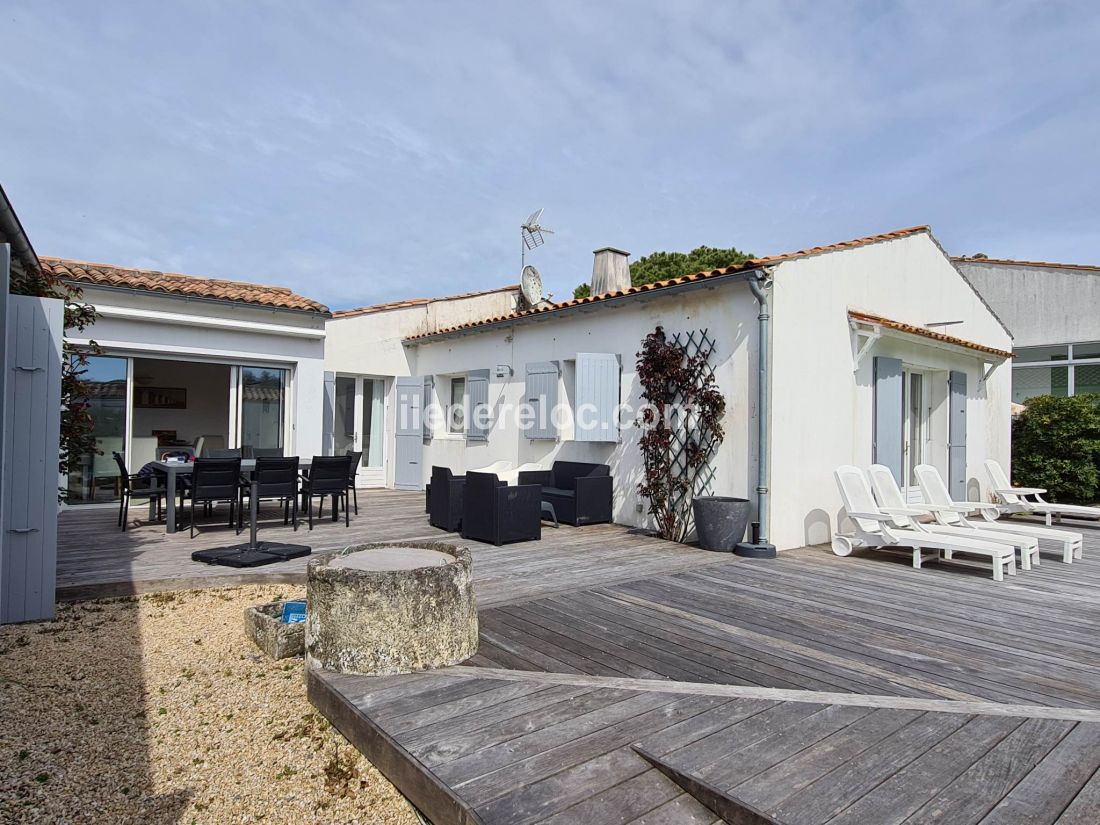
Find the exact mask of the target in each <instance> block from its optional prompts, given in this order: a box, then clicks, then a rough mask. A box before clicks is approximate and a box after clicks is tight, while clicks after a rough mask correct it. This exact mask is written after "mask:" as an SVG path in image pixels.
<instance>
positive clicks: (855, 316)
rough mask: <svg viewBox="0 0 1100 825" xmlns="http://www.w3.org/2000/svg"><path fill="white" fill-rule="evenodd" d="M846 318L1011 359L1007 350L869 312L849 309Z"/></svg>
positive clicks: (1010, 354)
mask: <svg viewBox="0 0 1100 825" xmlns="http://www.w3.org/2000/svg"><path fill="white" fill-rule="evenodd" d="M848 317H849V318H851V319H852V320H853V321H861V322H863V323H865V324H878V325H879V326H883V327H887V328H888V329H895V330H897V331H898V332H908V333H910V334H912V335H920V336H922V337H924V338H931V339H932V340H934V341H942V342H943V343H945V344H954V345H955V346H957V347H966V348H967V349H972V350H977V351H978V352H985V353H988V354H989V355H996V356H998V357H999V358H1011V357H1012V353H1011V352H1008V351H1007V350H1003V349H995V348H994V347H987V346H986V345H985V344H976V343H974V342H973V341H967V340H966V339H965V338H956V337H955V336H954V335H944V334H943V333H942V332H936V331H935V330H932V329H929V328H928V327H918V326H915V325H913V324H907V323H905V322H904V321H894V320H892V319H890V318H883V317H882V316H881V315H872V314H871V313H869V312H860V311H859V310H856V309H850V310H848Z"/></svg>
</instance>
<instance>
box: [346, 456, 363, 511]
mask: <svg viewBox="0 0 1100 825" xmlns="http://www.w3.org/2000/svg"><path fill="white" fill-rule="evenodd" d="M344 455H346V456H351V464H349V465H348V490H350V491H351V503H352V506H353V507H354V508H355V515H359V496H358V495H356V494H355V474H356V473H357V472H359V462H360V461H362V460H363V451H362V450H358V451H356V450H348V451H347V452H346V453H344Z"/></svg>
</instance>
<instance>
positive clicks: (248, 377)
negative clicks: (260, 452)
mask: <svg viewBox="0 0 1100 825" xmlns="http://www.w3.org/2000/svg"><path fill="white" fill-rule="evenodd" d="M236 371H237V376H238V378H237V386H236V395H237V433H236V435H237V438H236V442H237V444H238V446H241V447H285V446H286V411H287V409H286V408H287V381H288V377H289V370H284V369H276V368H272V367H237V368H236Z"/></svg>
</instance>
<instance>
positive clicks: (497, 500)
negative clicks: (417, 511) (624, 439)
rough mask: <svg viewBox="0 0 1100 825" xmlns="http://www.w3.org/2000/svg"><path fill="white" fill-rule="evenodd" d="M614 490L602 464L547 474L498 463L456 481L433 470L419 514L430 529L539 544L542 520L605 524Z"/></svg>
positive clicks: (559, 467)
mask: <svg viewBox="0 0 1100 825" xmlns="http://www.w3.org/2000/svg"><path fill="white" fill-rule="evenodd" d="M510 482H514V483H510ZM613 485H614V482H613V479H612V477H611V468H610V467H608V466H607V465H606V464H587V463H583V462H579V461H555V462H554V464H553V466H552V467H551V468H550V469H545V468H543V467H540V466H538V465H531V464H525V465H523V466H521V467H519V468H517V469H513V468H512V466H511V463H510V462H504V461H501V462H497V463H496V464H493V465H490V466H488V467H483V468H481V469H478V470H471V471H469V472H467V473H466V474H465V475H458V476H456V475H454V473H452V471H451V470H450V469H449V468H447V467H432V481H431V483H430V484H429V485H428V486H427V488H426V490H425V503H424V509H425V511H426V512H427V513H428V521H429V523H430V524H431V525H432V526H433V527H437V528H439V529H440V530H446V531H448V532H450V533H456V532H457V533H461V535H462V537H463V538H465V539H473V540H475V541H483V542H487V543H489V544H495V545H501V544H507V543H509V542H514V541H532V540H538V539H541V538H542V522H543V520H544V519H545V520H549V521H552V522H553V524H554V526H555V527H557V526H558V523H559V522H565V523H566V524H571V525H574V526H577V527H579V526H581V525H584V524H603V523H607V522H610V521H611V512H612V489H613Z"/></svg>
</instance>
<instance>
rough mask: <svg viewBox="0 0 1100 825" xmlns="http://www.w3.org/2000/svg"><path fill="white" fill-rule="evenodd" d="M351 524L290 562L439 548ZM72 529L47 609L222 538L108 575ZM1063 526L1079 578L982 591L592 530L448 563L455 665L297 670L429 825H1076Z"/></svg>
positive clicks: (984, 577)
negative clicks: (468, 641) (388, 544)
mask: <svg viewBox="0 0 1100 825" xmlns="http://www.w3.org/2000/svg"><path fill="white" fill-rule="evenodd" d="M360 509H361V512H362V515H360V517H359V519H357V520H355V521H354V522H353V526H352V528H351V529H350V530H345V529H344V528H343V527H342V526H341V527H339V528H337V527H334V526H333V525H332V524H331V523H327V524H326V525H325V526H324V527H323V528H319V529H318V530H316V531H315V532H314V538H315V547H317V548H318V549H321V548H322V547H342V546H345V545H346V544H351V543H354V542H359V541H373V540H381V539H391V538H406V539H412V538H418V537H425V538H427V537H432V538H438V537H439V536H440V535H442V534H441V533H439V532H438V531H435V530H433V529H432V528H430V527H429V526H428V525H427V520H426V517H425V516H424V513H423V506H422V498H421V497H420V496H419V495H416V494H407V493H394V492H379V493H371V494H370V495H368V496H363V495H362V494H361V496H360ZM69 515H70V514H66V517H68V516H69ZM76 515H78V516H79V521H85V520H89V521H90V520H91V519H92V518H93V517H94V518H98V516H93V514H91V513H90V512H89V513H80V514H76ZM107 519H108V521H107V522H106V523H107V524H109V525H113V515H111V514H107ZM77 520H78V519H73V520H72V521H71V522H70V523H68V524H66V523H65V521H64V520H63V522H62V531H63V536H64V537H65V538H64V541H65V543H66V544H65V546H64V547H63V548H62V552H61V558H62V565H63V569H65V570H66V576H67V578H66V579H65V581H66V582H67V584H66V586H68V587H71V588H79V587H88V586H91V585H93V584H94V583H95V582H100V583H104V582H107V583H109V582H115V583H116V585H117V583H118V582H120V581H126V580H125V578H124V577H125V574H126V569H127V568H128V569H129V571H130V573H131V575H132V576H134V577H135V578H133V579H132V580H130V583H129V585H128V586H130V587H134V586H145V585H142V584H141V583H142V582H144V583H146V584H147V585H150V583H153V582H156V581H162V582H163V581H170V582H178V581H179V580H190V581H191V582H192V584H191V586H196V584H197V583H201V582H204V581H208V579H206V577H207V576H209V575H210V573H209V572H208V571H211V570H212V569H211V568H205V567H202V566H199V565H194V564H193V563H191V562H190V561H189V560H188V556H189V553H190V550H191V549H192V547H195V546H199V544H198V542H208V543H211V544H212V543H215V542H216V541H217V540H221V539H224V537H225V535H226V532H225V531H224V530H218V531H215V532H211V533H210V534H206V535H204V536H203V537H202V538H201V539H200V538H196V539H195V540H194V542H190V541H189V540H188V539H187V535H186V533H182V534H180V535H178V536H173V537H166V536H164V534H163V531H162V529H161V528H156V527H152V526H149V527H141V528H139V529H138V530H137V531H135V532H133V533H129V532H128V533H127V538H126V541H127V542H134V543H133V544H127V545H125V546H126V547H127V548H128V549H126V550H125V553H126V554H127V557H126V562H125V564H120V563H119V561H118V560H114V561H111V552H110V549H109V543H108V542H107V541H106V540H104V539H102V537H100V536H99V534H98V533H96V535H95V541H94V543H93V545H92V546H88V542H87V541H82V540H81V539H80V537H81V536H87V535H88V534H89V532H91V531H90V530H89V527H88V525H87V524H85V525H84V527H83V529H82V528H81V525H79V524H76V523H75V522H76V521H77ZM1067 526H1068V524H1067ZM110 529H111V532H113V534H114V535H113V536H112V538H116V541H117V536H119V535H121V534H120V533H118V532H117V528H113V526H112V527H111V528H110ZM271 529H272V534H273V535H274V534H278V535H280V536H281V535H283V533H282V530H283V528H281V527H273V528H271ZM1073 529H1080V530H1081V531H1082V532H1084V533H1085V534H1086V543H1085V559H1084V560H1083V561H1081V562H1077V563H1074V564H1073V565H1065V564H1063V563H1062V562H1061V561H1060V558H1061V555H1060V553H1059V552H1056V551H1055V550H1054V548H1046V547H1044V548H1042V549H1043V562H1042V564H1041V565H1040V566H1039V567H1038V568H1036V569H1035V570H1032V571H1030V572H1028V573H1023V572H1021V573H1020V574H1019V575H1017V576H1016V577H1014V578H1012V579H1010V580H1007V581H1006V582H1004V583H1002V584H995V583H994V582H993V581H992V580H991V579H990V577H989V575H988V574H982V573H980V572H978V571H974V570H969V569H960V568H953V567H948V566H945V565H931V566H928V567H926V568H925V569H923V570H919V571H918V570H913V569H911V568H910V567H908V566H907V565H906V564H905V563H904V562H902V561H898V560H895V559H893V558H890V557H888V556H885V555H883V554H869V553H857V554H856V555H853V556H852V557H849V558H844V559H841V558H837V557H835V556H833V555H832V554H831V553H829V552H828V551H827V550H825V549H822V548H806V549H803V550H797V551H790V552H787V553H783V554H781V556H780V558H779V559H776V560H774V561H749V560H741V559H736V558H733V557H730V556H726V555H720V554H710V553H705V552H702V551H698V550H693V549H690V548H684V547H680V546H676V545H671V544H668V543H665V542H661V541H658V540H655V539H652V538H648V537H646V536H643V535H638V534H634V533H632V532H630V531H628V530H626V529H624V528H621V527H615V526H596V527H586V528H583V529H580V530H577V529H573V528H569V527H562V528H561V529H560V530H554V529H552V528H548V529H546V530H544V532H543V540H542V541H541V542H531V543H525V544H520V545H511V546H507V547H504V548H493V547H486V546H484V545H479V544H474V545H473V547H472V549H473V551H474V558H475V583H476V589H477V594H478V599H479V606H480V610H479V615H480V621H481V644H480V648H479V651H478V654H477V655H476V656H475V657H473V658H472V659H470V660H468V661H467V662H465V663H464V664H463V665H462V666H459V667H454V668H447V669H444V670H440V671H433V672H430V673H419V674H411V675H403V676H395V677H380V678H370V677H352V676H339V675H334V674H327V673H320V672H312V673H310V675H309V691H310V696H311V698H312V700H313V702H314V703H315V704H316V705H317V706H318V708H320V709H321V711H322V712H323V713H324V714H325V715H326V716H327V717H328V718H329V719H330V720H331V721H333V723H334V724H336V725H337V727H338V728H339V729H340V730H341V731H342V732H343V733H344V734H345V735H346V736H347V737H348V739H349V740H351V741H352V742H353V743H354V744H355V745H356V746H357V747H359V748H360V750H362V751H363V752H364V753H365V754H366V755H367V756H368V758H370V759H371V760H372V761H373V762H374V763H375V764H376V765H378V767H379V768H380V769H381V770H382V771H383V772H384V773H385V774H386V775H387V776H388V777H389V778H390V779H391V780H392V781H393V782H394V783H395V784H396V785H397V786H398V787H399V788H400V789H401V790H402V791H403V792H404V793H405V794H406V795H407V796H408V797H409V798H410V799H411V800H412V801H413V803H414V804H416V805H417V806H418V807H419V808H420V809H421V810H422V811H424V812H425V814H426V815H427V816H428V817H429V818H430V819H431V820H432V821H433V822H434V823H435V825H445V823H450V822H460V823H508V825H520V824H521V823H535V822H538V823H543V822H552V823H585V825H589V824H590V825H598V823H633V825H643V824H645V825H652V824H654V823H681V822H682V823H715V822H720V821H723V818H724V819H725V820H726V821H733V822H745V823H750V822H752V823H756V822H760V823H764V822H782V823H788V825H803V824H805V825H810V823H815V824H816V823H825V822H829V823H876V825H877V824H878V823H901V822H905V823H925V822H929V823H930V822H942V823H949V824H950V825H955V823H979V822H980V823H986V825H989V824H990V823H1006V824H1007V823H1023V822H1026V823H1041V824H1045V823H1059V825H1070V824H1071V823H1073V824H1074V825H1084V823H1094V822H1098V821H1100V773H1098V768H1100V637H1097V635H1096V633H1097V627H1098V626H1100V528H1098V527H1097V526H1095V525H1089V526H1082V527H1074V528H1073ZM217 534H220V535H217ZM139 535H143V536H145V537H147V538H143V539H136V538H134V537H135V536H139ZM304 535H308V534H303V533H301V532H300V533H299V534H298V537H299V538H301V537H303V536H304ZM101 542H102V543H101ZM80 545H83V546H80ZM116 546H117V545H116ZM213 570H216V568H215V569H213ZM263 570H264V569H263V568H261V569H260V571H257V573H255V574H249V573H243V574H242V575H244V576H248V575H263V574H264V573H263ZM192 573H193V574H194V575H195V576H197V577H198V578H191V579H188V577H189V575H190V574H192ZM286 575H289V576H293V575H294V571H293V570H291V571H289V572H288V573H287V574H286ZM297 575H298V576H300V575H301V572H300V567H299V569H298V572H297ZM119 577H123V578H119ZM209 581H211V583H212V582H213V580H209ZM73 592H75V591H73Z"/></svg>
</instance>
